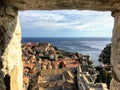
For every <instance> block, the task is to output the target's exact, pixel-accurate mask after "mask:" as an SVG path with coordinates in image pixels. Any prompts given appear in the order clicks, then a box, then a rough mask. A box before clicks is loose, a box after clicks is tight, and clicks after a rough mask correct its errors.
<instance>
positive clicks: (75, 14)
mask: <svg viewBox="0 0 120 90" xmlns="http://www.w3.org/2000/svg"><path fill="white" fill-rule="evenodd" d="M19 17H20V21H21V25H22V27H23V28H24V27H25V28H28V29H33V30H34V28H36V29H44V30H54V31H55V30H56V31H59V30H60V29H62V30H63V29H69V30H77V31H81V30H82V31H96V32H97V31H100V30H101V31H104V30H108V29H110V31H111V30H112V28H113V18H112V17H111V13H110V12H97V11H79V10H58V11H57V10H54V11H44V10H43V11H22V12H19Z"/></svg>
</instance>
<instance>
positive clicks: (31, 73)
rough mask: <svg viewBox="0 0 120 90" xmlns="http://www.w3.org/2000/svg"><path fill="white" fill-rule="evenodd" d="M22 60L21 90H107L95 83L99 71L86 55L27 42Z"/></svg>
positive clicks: (46, 44)
mask: <svg viewBox="0 0 120 90" xmlns="http://www.w3.org/2000/svg"><path fill="white" fill-rule="evenodd" d="M22 61H23V68H24V70H23V83H24V90H108V89H107V85H106V83H100V82H96V78H97V76H98V75H99V71H97V70H96V68H95V67H94V66H93V65H92V60H91V58H90V56H89V55H83V54H79V53H77V52H72V51H71V52H67V51H64V50H60V49H59V48H57V47H55V46H52V45H51V44H50V43H31V42H29V43H25V44H22Z"/></svg>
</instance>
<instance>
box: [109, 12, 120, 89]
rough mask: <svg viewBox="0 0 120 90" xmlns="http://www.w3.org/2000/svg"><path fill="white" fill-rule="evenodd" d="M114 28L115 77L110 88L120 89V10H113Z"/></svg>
mask: <svg viewBox="0 0 120 90" xmlns="http://www.w3.org/2000/svg"><path fill="white" fill-rule="evenodd" d="M112 15H113V16H114V29H113V37H112V50H111V52H112V53H111V64H112V65H113V71H112V74H113V78H112V81H111V85H110V89H111V90H119V89H120V11H116V12H113V13H112Z"/></svg>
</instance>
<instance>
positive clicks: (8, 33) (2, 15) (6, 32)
mask: <svg viewBox="0 0 120 90" xmlns="http://www.w3.org/2000/svg"><path fill="white" fill-rule="evenodd" d="M8 8H9V7H8V6H7V5H6V3H5V0H0V89H1V90H10V76H9V74H6V75H4V74H5V73H4V72H3V71H4V70H2V69H3V66H4V65H3V62H4V58H3V57H2V56H3V54H4V52H5V50H6V48H7V46H8V45H9V43H10V40H11V39H12V34H13V32H14V30H15V28H16V23H17V12H14V13H15V14H11V13H9V12H11V11H8V10H10V9H8ZM12 8H14V7H12ZM13 11H17V10H15V9H13ZM6 69H8V68H6ZM4 76H5V77H4ZM4 83H5V84H4ZM5 85H6V87H5Z"/></svg>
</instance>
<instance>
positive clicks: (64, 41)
mask: <svg viewBox="0 0 120 90" xmlns="http://www.w3.org/2000/svg"><path fill="white" fill-rule="evenodd" d="M27 42H34V43H37V42H49V43H51V44H52V45H53V46H56V47H57V48H59V49H61V50H65V51H68V52H78V53H82V54H88V55H90V56H91V58H92V61H93V62H94V63H93V64H94V65H99V64H100V63H99V62H98V57H99V55H100V53H101V51H102V50H103V49H104V47H105V46H106V44H109V43H111V38H110V37H23V38H22V43H27Z"/></svg>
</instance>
